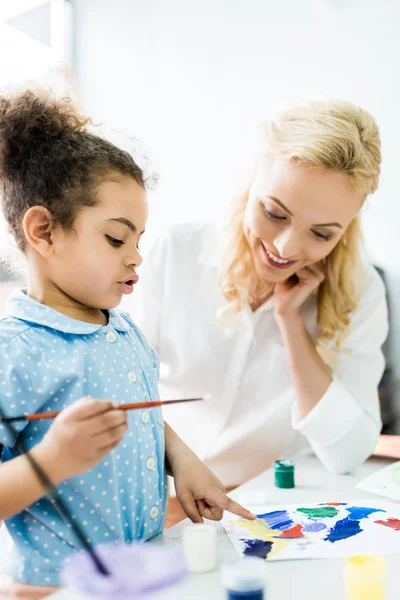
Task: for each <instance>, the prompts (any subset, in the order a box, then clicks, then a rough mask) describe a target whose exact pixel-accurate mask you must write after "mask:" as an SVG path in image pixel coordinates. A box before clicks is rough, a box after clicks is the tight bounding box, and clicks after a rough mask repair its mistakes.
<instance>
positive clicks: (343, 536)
mask: <svg viewBox="0 0 400 600" xmlns="http://www.w3.org/2000/svg"><path fill="white" fill-rule="evenodd" d="M361 532H362V529H361V527H360V523H359V521H356V520H354V519H352V518H351V517H350V515H349V516H348V517H346V518H345V519H341V520H340V521H337V522H336V523H335V525H334V526H333V527H332V529H331V530H330V532H329V533H328V535H327V536H326V538H325V541H327V542H332V543H334V542H339V541H340V540H347V539H348V538H351V537H353V536H354V535H357V534H358V533H361Z"/></svg>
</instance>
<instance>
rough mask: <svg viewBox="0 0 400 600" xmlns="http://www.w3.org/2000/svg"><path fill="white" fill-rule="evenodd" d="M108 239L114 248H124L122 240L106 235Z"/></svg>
mask: <svg viewBox="0 0 400 600" xmlns="http://www.w3.org/2000/svg"><path fill="white" fill-rule="evenodd" d="M106 238H107V240H108V241H109V243H110V244H111V246H114V248H119V247H120V246H122V244H124V243H125V242H123V241H122V240H117V238H114V237H111V235H106Z"/></svg>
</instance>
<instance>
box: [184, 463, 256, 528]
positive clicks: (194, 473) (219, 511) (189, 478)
mask: <svg viewBox="0 0 400 600" xmlns="http://www.w3.org/2000/svg"><path fill="white" fill-rule="evenodd" d="M173 476H174V479H175V489H176V494H177V497H178V500H179V502H180V503H181V505H182V508H183V510H184V511H185V513H186V514H187V516H188V517H189V519H191V520H192V521H193V522H194V523H202V522H203V517H204V518H205V519H211V520H212V521H220V520H221V519H222V515H223V512H224V510H228V511H229V512H231V513H234V514H235V515H239V516H240V517H243V518H245V519H256V518H257V517H256V515H254V514H253V513H251V512H250V511H248V510H246V509H245V508H243V506H240V504H238V503H237V502H235V501H234V500H231V499H230V498H228V496H227V495H226V494H225V488H224V486H223V485H222V483H221V482H220V481H219V479H217V477H215V475H214V474H213V473H212V472H211V471H210V469H208V468H207V467H206V466H205V464H204V463H202V462H201V460H200V459H199V458H197V456H196V455H195V454H194V453H192V452H188V453H187V454H186V455H185V456H183V457H182V459H181V461H178V462H177V461H175V465H174V469H173Z"/></svg>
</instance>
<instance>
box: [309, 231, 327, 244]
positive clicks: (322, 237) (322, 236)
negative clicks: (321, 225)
mask: <svg viewBox="0 0 400 600" xmlns="http://www.w3.org/2000/svg"><path fill="white" fill-rule="evenodd" d="M312 232H313V234H314V235H315V236H316V237H317V238H318V239H319V240H324V242H329V240H331V239H332V235H330V234H329V233H321V232H320V231H315V230H314V229H312Z"/></svg>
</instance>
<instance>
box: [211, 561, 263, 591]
mask: <svg viewBox="0 0 400 600" xmlns="http://www.w3.org/2000/svg"><path fill="white" fill-rule="evenodd" d="M221 580H222V584H223V586H224V587H225V589H226V592H227V599H228V600H266V596H265V595H264V592H265V586H266V582H267V565H266V563H265V560H264V559H261V558H256V557H254V556H245V557H243V558H239V559H237V560H234V561H232V562H228V563H225V564H224V565H223V566H222V569H221Z"/></svg>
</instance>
